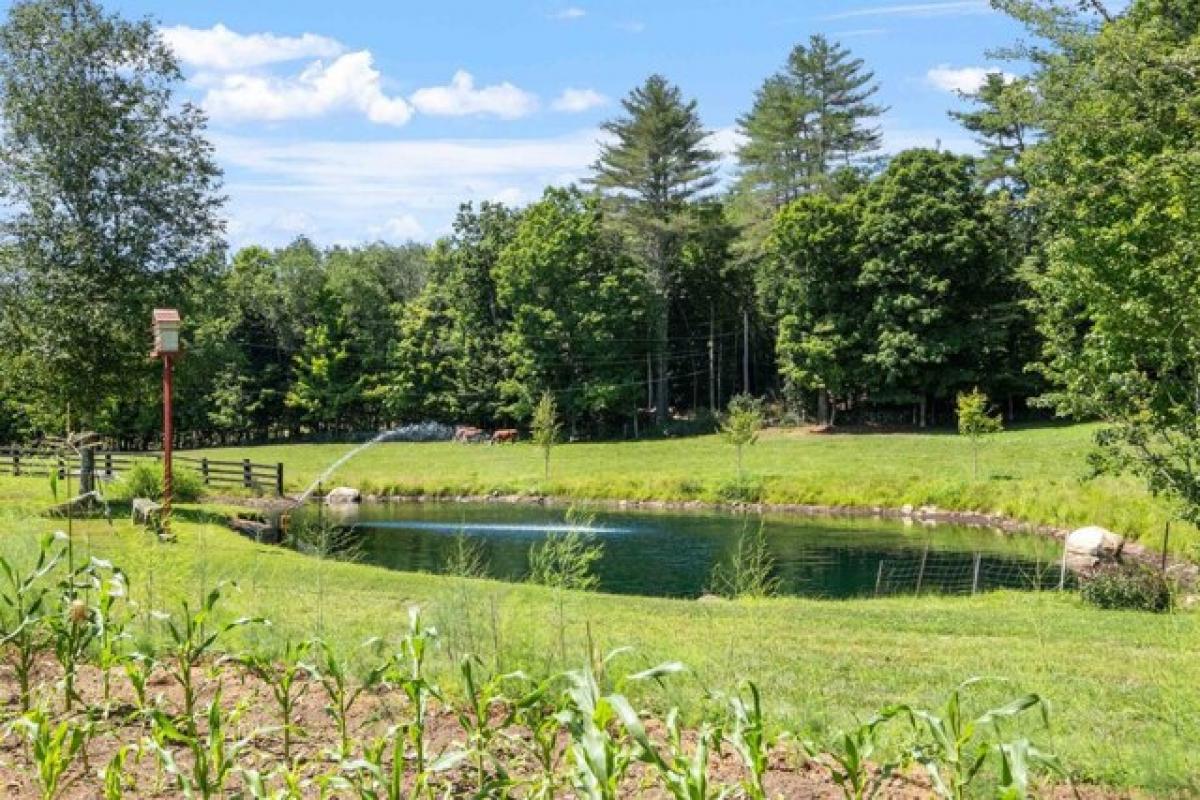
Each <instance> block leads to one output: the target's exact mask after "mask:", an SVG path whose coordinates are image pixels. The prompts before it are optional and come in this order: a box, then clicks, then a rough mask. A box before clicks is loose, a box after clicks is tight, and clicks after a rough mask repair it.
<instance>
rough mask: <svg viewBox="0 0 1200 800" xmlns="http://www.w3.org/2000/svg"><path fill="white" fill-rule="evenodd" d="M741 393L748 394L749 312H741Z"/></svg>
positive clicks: (746, 310)
mask: <svg viewBox="0 0 1200 800" xmlns="http://www.w3.org/2000/svg"><path fill="white" fill-rule="evenodd" d="M742 393H743V394H750V311H749V310H748V309H745V310H743V311H742Z"/></svg>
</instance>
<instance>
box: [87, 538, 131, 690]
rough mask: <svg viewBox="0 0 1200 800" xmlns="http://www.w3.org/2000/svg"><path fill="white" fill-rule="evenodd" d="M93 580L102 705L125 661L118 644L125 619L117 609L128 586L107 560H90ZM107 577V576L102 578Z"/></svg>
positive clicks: (127, 594) (119, 643)
mask: <svg viewBox="0 0 1200 800" xmlns="http://www.w3.org/2000/svg"><path fill="white" fill-rule="evenodd" d="M92 564H93V567H94V570H95V571H94V573H93V575H94V577H95V578H96V581H97V584H98V585H97V586H96V589H97V600H96V605H95V607H94V609H93V623H94V625H95V627H96V635H95V643H96V666H97V667H98V668H99V669H100V685H101V691H102V696H103V698H104V702H105V703H108V701H109V698H110V696H111V673H112V671H113V670H114V669H115V668H116V667H118V666H120V665H121V664H122V663H123V662H124V661H125V656H124V653H123V652H122V643H123V642H124V641H125V640H126V639H128V638H129V636H128V634H126V633H125V619H124V618H123V616H122V615H121V614H120V613H119V612H118V610H117V609H118V606H119V604H120V603H122V602H123V601H124V600H125V599H126V598H127V597H128V596H129V585H128V580H127V578H126V576H125V573H124V572H123V571H122V570H120V569H119V568H117V567H114V566H113V565H112V564H110V563H109V562H107V561H101V560H99V559H95V558H93V559H92ZM106 574H107V577H106V576H105V575H106Z"/></svg>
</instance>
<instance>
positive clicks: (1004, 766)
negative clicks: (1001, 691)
mask: <svg viewBox="0 0 1200 800" xmlns="http://www.w3.org/2000/svg"><path fill="white" fill-rule="evenodd" d="M982 680H983V679H980V678H972V679H971V680H968V681H965V682H964V683H962V684H960V685H959V686H958V687H957V688H956V689H955V690H954V691H953V692H951V693H950V696H949V698H947V700H946V703H945V705H944V706H943V707H942V708H941V710H940V711H938V712H934V711H928V710H922V709H912V710H911V711H910V714H911V717H912V719H913V721H914V725H916V726H917V727H918V729H923V732H924V734H925V735H926V737H927V738H926V739H925V741H922V742H920V743H918V744H917V745H916V746H915V747H914V748H913V749H912V751H911V755H912V758H913V759H914V760H915V761H916V762H917V763H919V764H921V765H922V766H923V767H925V771H926V772H927V773H928V775H929V780H930V782H931V783H932V785H933V789H934V791H935V792H937V794H938V796H940V797H943V798H953V800H961V798H963V797H965V796H966V792H967V788H968V787H969V786H970V784H971V782H972V781H974V780H975V778H976V777H977V776H978V775H979V773H980V771H981V770H982V768H983V766H984V765H985V764H986V763H987V761H988V759H989V756H991V757H994V758H996V759H997V760H998V761H999V762H1000V763H999V768H1000V772H1001V775H1002V778H1004V779H1006V781H1007V783H1008V786H1009V788H1010V789H1011V790H1012V791H1018V790H1019V791H1024V790H1023V789H1019V787H1020V786H1023V785H1026V784H1027V783H1028V770H1029V767H1031V766H1041V767H1046V768H1050V769H1054V765H1055V764H1056V763H1057V762H1056V761H1055V760H1054V758H1053V756H1050V755H1048V754H1043V753H1041V752H1040V751H1037V750H1036V749H1033V748H1032V747H1031V746H1030V745H1029V744H1028V743H1027V742H1026V741H1025V740H1024V739H1016V740H1013V741H1005V740H1004V732H1003V730H1002V728H1001V724H1002V723H1003V722H1004V721H1006V720H1010V719H1012V718H1014V717H1017V716H1019V715H1020V714H1022V713H1024V712H1025V711H1028V710H1029V709H1032V708H1036V709H1038V710H1039V711H1040V712H1041V717H1042V722H1043V724H1044V725H1046V726H1047V727H1049V725H1050V716H1049V715H1050V710H1049V706H1048V705H1047V704H1046V702H1045V701H1044V700H1042V698H1040V697H1039V696H1038V695H1036V694H1027V695H1024V696H1022V697H1018V698H1016V699H1015V700H1012V701H1011V702H1009V703H1006V704H1005V705H1003V706H998V707H996V708H993V709H990V710H988V711H985V712H984V713H983V714H981V715H979V716H978V717H974V718H972V717H970V716H969V715H966V714H964V713H963V709H962V695H963V692H964V691H965V690H966V689H968V688H970V687H972V686H975V685H977V684H979V683H980V682H982ZM1006 773H1007V774H1006Z"/></svg>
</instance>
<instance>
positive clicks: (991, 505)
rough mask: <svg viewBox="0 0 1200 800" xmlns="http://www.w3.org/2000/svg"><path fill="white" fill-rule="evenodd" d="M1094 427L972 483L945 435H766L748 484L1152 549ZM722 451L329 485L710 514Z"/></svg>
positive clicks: (999, 460) (442, 463)
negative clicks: (1107, 535)
mask: <svg viewBox="0 0 1200 800" xmlns="http://www.w3.org/2000/svg"><path fill="white" fill-rule="evenodd" d="M1095 431H1096V428H1095V426H1091V425H1077V426H1061V427H1055V426H1050V427H1034V428H1025V429H1019V430H1014V431H1009V432H1006V433H1003V434H1000V435H998V436H995V437H993V438H992V439H991V440H989V441H988V442H987V443H986V444H985V445H984V447H983V450H982V456H981V468H980V479H979V480H977V481H976V480H973V479H972V475H971V455H970V444H969V442H968V441H967V440H965V439H963V438H962V437H959V436H956V435H952V434H949V433H905V434H870V435H865V434H864V435H856V434H849V433H847V434H832V435H830V434H806V433H804V432H800V431H767V432H765V433H764V435H763V436H762V438H761V440H760V441H759V443H758V444H756V445H754V446H752V447H749V448H747V450H746V470H747V472H748V473H749V474H751V475H752V476H754V478H755V480H758V481H761V484H762V499H763V500H764V501H767V502H774V503H816V504H825V505H852V506H891V507H900V506H903V505H905V504H912V505H913V506H917V507H919V506H923V505H935V506H938V507H940V508H944V509H953V510H961V511H984V512H989V513H1000V514H1003V515H1005V516H1009V517H1014V518H1017V519H1021V520H1025V521H1029V522H1038V523H1048V524H1054V525H1061V526H1067V527H1069V526H1075V525H1084V524H1099V525H1103V526H1105V527H1107V528H1110V529H1112V530H1114V531H1118V532H1120V533H1123V534H1126V535H1128V536H1130V537H1132V538H1136V539H1143V540H1145V541H1146V542H1147V543H1149V544H1150V545H1151V546H1155V545H1156V544H1157V543H1158V542H1159V539H1160V537H1161V536H1162V530H1163V523H1164V521H1165V520H1166V519H1167V516H1168V509H1167V507H1166V505H1165V504H1163V503H1161V502H1157V501H1155V500H1154V499H1153V498H1151V497H1150V496H1149V495H1148V494H1147V493H1146V492H1145V490H1143V489H1142V488H1141V485H1140V484H1139V483H1138V482H1136V481H1134V480H1131V479H1126V478H1110V477H1105V478H1100V479H1093V480H1087V479H1086V478H1087V475H1088V464H1087V455H1088V453H1089V452H1090V451H1091V449H1092V436H1093V435H1094V433H1095ZM350 449H351V446H350V445H345V444H313V445H281V446H272V447H248V448H236V449H227V450H210V451H205V454H207V455H210V456H212V457H217V458H219V457H225V458H229V457H230V456H233V455H236V457H238V458H243V457H249V458H251V459H253V460H255V461H264V462H275V461H282V462H284V464H285V466H286V476H287V483H288V486H289V488H290V489H292V490H296V491H299V490H301V489H302V488H303V487H304V486H306V485H307V484H308V483H309V482H310V481H312V480H314V479H315V478H316V476H317V475H318V474H320V472H321V471H322V470H323V469H324V468H325V467H327V466H328V465H329V464H331V463H333V462H334V461H335V460H336V459H337V458H338V457H339V456H341V455H342V454H344V453H346V452H347V451H349V450H350ZM734 472H735V465H734V454H733V448H732V447H731V446H730V445H728V444H725V443H724V442H723V441H722V440H721V439H720V438H719V437H716V436H707V437H700V438H689V439H673V440H658V441H642V442H617V443H599V444H565V445H561V446H559V447H557V448H555V450H554V454H553V466H552V474H551V479H550V480H549V481H547V480H544V479H543V477H542V462H541V454H540V451H538V450H537V449H536V448H534V447H533V446H531V445H528V444H522V445H517V446H495V447H492V446H486V445H457V444H449V443H445V444H442V443H439V444H381V445H377V446H375V447H373V448H371V449H369V450H367V451H366V452H364V453H362V454H361V455H359V456H358V457H356V458H354V459H353V460H352V461H350V462H349V463H347V464H346V465H345V466H344V467H343V468H342V469H341V470H339V472H338V473H337V474H335V475H334V476H333V477H332V478H331V483H333V484H338V485H342V484H348V485H351V486H356V487H358V488H361V489H363V490H364V491H366V492H372V493H379V494H428V495H453V494H486V493H489V492H500V493H503V494H508V493H513V494H521V493H526V494H550V495H556V496H562V497H571V498H591V499H605V498H613V499H631V500H635V499H636V500H648V499H664V500H693V499H699V500H720V499H721V497H722V490H723V488H724V487H727V486H729V484H730V483H731V482H733V480H734ZM1197 542H1200V536H1197V533H1196V531H1195V530H1192V529H1189V528H1186V527H1185V526H1180V525H1177V526H1175V528H1174V530H1173V532H1172V547H1171V549H1172V550H1173V551H1175V552H1177V553H1191V552H1192V548H1193V547H1194V546H1195V544H1196V543H1197Z"/></svg>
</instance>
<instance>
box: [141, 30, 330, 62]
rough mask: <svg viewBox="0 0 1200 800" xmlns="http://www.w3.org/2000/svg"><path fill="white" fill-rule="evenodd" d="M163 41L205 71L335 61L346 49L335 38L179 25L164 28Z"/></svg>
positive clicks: (178, 55)
mask: <svg viewBox="0 0 1200 800" xmlns="http://www.w3.org/2000/svg"><path fill="white" fill-rule="evenodd" d="M162 36H163V39H164V40H165V41H166V43H167V45H168V46H170V48H171V49H172V50H173V51H175V55H176V56H177V57H178V58H179V60H180V61H182V62H184V63H185V64H189V65H191V66H194V67H200V68H202V69H215V70H222V71H230V70H238V69H248V68H250V67H260V66H263V65H265V64H278V63H282V62H285V61H297V60H299V59H302V58H333V57H334V56H338V55H341V54H342V52H343V51H344V50H345V48H344V47H343V46H342V44H341V43H340V42H338V41H337V40H336V39H330V38H329V37H327V36H318V35H316V34H314V33H305V34H302V35H300V36H276V35H275V34H273V33H249V34H242V33H236V32H234V31H231V30H230V29H229V28H226V27H225V26H224V25H221V24H219V23H218V24H216V25H214V26H212V27H211V28H190V27H188V26H187V25H176V26H174V27H170V28H163V29H162Z"/></svg>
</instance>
